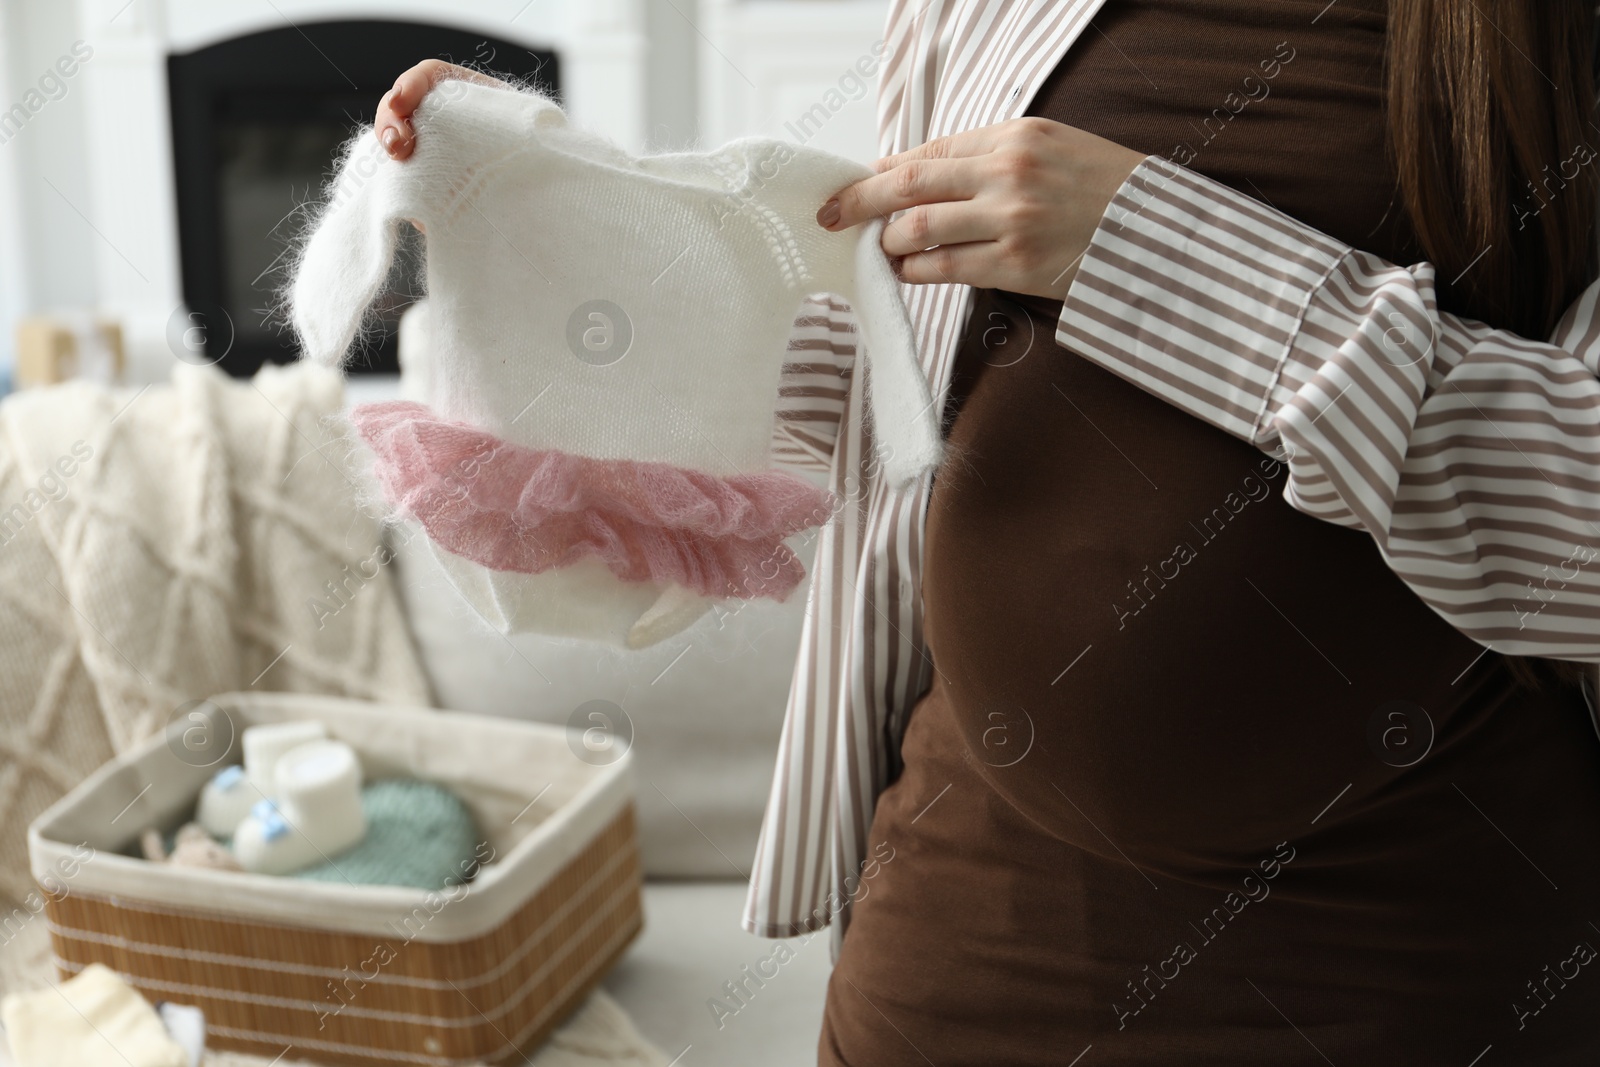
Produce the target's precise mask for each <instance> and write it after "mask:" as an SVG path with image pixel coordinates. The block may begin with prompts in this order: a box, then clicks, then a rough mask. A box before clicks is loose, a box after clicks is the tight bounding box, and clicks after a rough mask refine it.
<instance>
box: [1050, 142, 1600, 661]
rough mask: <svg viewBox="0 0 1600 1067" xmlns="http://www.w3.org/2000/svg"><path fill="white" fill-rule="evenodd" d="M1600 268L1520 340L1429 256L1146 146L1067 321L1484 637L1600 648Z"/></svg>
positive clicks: (1582, 652)
mask: <svg viewBox="0 0 1600 1067" xmlns="http://www.w3.org/2000/svg"><path fill="white" fill-rule="evenodd" d="M1469 269H1470V268H1469ZM1597 286H1600V283H1596V286H1591V287H1590V289H1589V290H1588V291H1587V292H1585V293H1584V295H1583V296H1582V297H1581V298H1580V299H1579V300H1578V301H1577V302H1576V303H1575V304H1574V305H1573V306H1572V308H1570V309H1569V310H1568V312H1567V314H1566V316H1565V317H1564V318H1563V320H1562V322H1561V323H1560V325H1559V326H1558V327H1557V329H1556V331H1555V333H1554V335H1553V336H1552V338H1551V339H1550V341H1549V342H1538V341H1530V340H1526V339H1524V338H1521V337H1517V336H1515V335H1513V334H1510V333H1507V332H1505V331H1503V330H1494V329H1491V328H1489V327H1487V326H1484V325H1482V324H1481V323H1476V322H1471V321H1468V320H1464V319H1460V318H1457V317H1455V316H1453V315H1450V314H1447V313H1444V312H1441V311H1440V310H1439V309H1438V307H1437V304H1436V300H1435V285H1434V269H1433V267H1432V265H1430V264H1427V263H1421V264H1417V265H1414V266H1410V267H1403V266H1396V265H1394V264H1391V263H1387V262H1384V261H1383V260H1381V259H1378V258H1377V257H1375V256H1372V255H1370V254H1367V253H1364V252H1360V251H1357V250H1354V249H1352V248H1350V247H1348V246H1346V245H1344V244H1341V243H1340V242H1337V241H1335V240H1333V239H1332V238H1330V237H1328V236H1326V235H1325V234H1322V233H1319V232H1317V231H1316V230H1313V229H1311V228H1309V227H1307V226H1304V225H1302V224H1301V223H1299V222H1296V221H1295V220H1293V219H1291V218H1288V217H1287V216H1285V215H1283V214H1281V213H1279V212H1277V211H1274V210H1272V209H1271V208H1269V207H1267V206H1265V205H1263V204H1260V203H1258V202H1257V201H1255V200H1252V199H1250V198H1249V197H1246V196H1243V195H1242V194H1239V193H1236V192H1234V191H1233V190H1231V189H1228V188H1227V187H1225V186H1222V185H1220V184H1218V183H1216V182H1213V181H1211V180H1209V179H1207V178H1204V177H1201V176H1200V175H1197V174H1195V173H1193V172H1191V171H1188V170H1185V169H1183V168H1181V167H1178V166H1176V165H1174V164H1171V163H1169V162H1167V161H1165V160H1161V159H1159V158H1157V157H1150V158H1147V159H1146V160H1145V161H1144V162H1142V163H1141V164H1140V165H1139V166H1138V167H1137V168H1135V170H1134V172H1133V174H1132V175H1131V176H1130V177H1129V178H1128V180H1127V181H1126V182H1125V183H1124V184H1123V186H1122V188H1121V189H1120V190H1119V191H1118V193H1117V195H1116V197H1115V198H1114V199H1113V200H1112V203H1111V204H1110V205H1109V206H1108V208H1107V210H1106V212H1105V215H1104V216H1103V217H1102V219H1101V221H1100V225H1099V227H1098V229H1097V230H1096V233H1095V236H1094V238H1093V240H1092V242H1091V244H1090V247H1089V250H1088V252H1087V253H1086V254H1085V255H1084V257H1083V260H1082V262H1081V263H1080V264H1079V268H1078V274H1077V277H1076V278H1075V279H1074V281H1073V284H1072V288H1071V290H1070V292H1069V293H1068V294H1067V299H1066V302H1065V305H1064V306H1063V308H1062V313H1061V320H1060V323H1059V326H1058V330H1057V335H1056V336H1057V340H1058V341H1059V342H1060V343H1061V344H1062V345H1064V346H1066V347H1068V348H1070V349H1072V350H1073V351H1075V352H1077V353H1079V354H1081V355H1083V356H1084V357H1086V358H1088V359H1090V360H1092V361H1093V362H1095V363H1098V364H1100V365H1101V366H1104V367H1106V368H1107V369H1109V370H1111V371H1113V372H1114V373H1116V374H1119V375H1121V376H1123V377H1124V378H1127V379H1128V380H1130V381H1132V382H1133V383H1135V384H1136V385H1138V386H1140V387H1141V388H1143V389H1145V390H1147V391H1149V392H1151V393H1153V394H1155V395H1157V396H1159V397H1161V398H1162V399H1164V400H1166V401H1167V402H1169V403H1171V404H1173V405H1175V406H1177V407H1179V408H1180V409H1182V410H1184V411H1186V412H1188V413H1189V414H1191V415H1194V416H1196V417H1198V418H1201V419H1204V420H1205V421H1207V422H1209V423H1211V424H1213V425H1215V426H1217V427H1219V428H1221V429H1223V430H1225V431H1227V432H1228V433H1230V434H1233V435H1234V436H1236V437H1239V438H1242V439H1244V440H1247V441H1249V442H1251V443H1252V444H1254V445H1256V446H1257V447H1259V448H1261V449H1263V450H1265V451H1268V452H1271V453H1272V454H1274V455H1276V456H1278V457H1279V458H1281V459H1284V460H1285V462H1286V464H1287V466H1288V469H1289V479H1288V483H1287V486H1286V488H1285V490H1284V496H1285V498H1286V499H1287V500H1288V501H1289V503H1290V504H1292V505H1293V506H1294V507H1296V508H1298V509H1299V510H1301V511H1304V512H1306V513H1307V514H1310V515H1313V516H1316V517H1318V518H1321V519H1324V520H1327V521H1329V522H1334V523H1339V524H1341V525H1345V526H1350V527H1354V528H1358V529H1363V530H1365V531H1367V532H1368V533H1369V534H1371V535H1372V537H1373V538H1374V539H1375V540H1376V542H1377V544H1378V546H1379V548H1380V549H1381V551H1382V553H1383V555H1384V558H1385V560H1386V561H1387V562H1388V564H1389V566H1390V567H1392V568H1393V569H1394V571H1395V572H1396V573H1397V574H1398V575H1399V576H1400V577H1401V578H1402V579H1403V580H1404V581H1405V582H1406V583H1407V584H1408V585H1409V586H1410V587H1411V588H1412V589H1413V590H1414V591H1415V592H1416V593H1417V594H1418V595H1419V596H1421V597H1422V599H1423V600H1424V601H1426V602H1427V603H1428V604H1429V605H1430V606H1431V607H1432V608H1433V609H1434V610H1435V611H1437V612H1438V613H1439V614H1440V615H1441V616H1443V617H1444V618H1445V619H1446V620H1447V621H1449V622H1450V623H1451V624H1452V625H1454V626H1455V627H1456V628H1458V629H1459V630H1461V631H1462V632H1463V633H1465V634H1467V635H1468V636H1470V637H1472V638H1473V639H1474V640H1476V641H1478V642H1479V643H1481V644H1484V645H1486V646H1488V647H1489V648H1492V649H1494V650H1495V651H1497V652H1501V653H1506V654H1514V655H1537V656H1551V657H1555V658H1561V659H1571V660H1582V661H1587V662H1600V380H1597V374H1600V313H1597V303H1600V297H1597Z"/></svg>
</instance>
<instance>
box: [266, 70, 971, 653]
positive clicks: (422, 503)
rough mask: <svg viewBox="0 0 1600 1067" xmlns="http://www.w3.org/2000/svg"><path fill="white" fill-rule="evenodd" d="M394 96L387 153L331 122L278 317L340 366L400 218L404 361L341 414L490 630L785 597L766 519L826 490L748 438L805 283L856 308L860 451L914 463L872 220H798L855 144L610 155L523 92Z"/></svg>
mask: <svg viewBox="0 0 1600 1067" xmlns="http://www.w3.org/2000/svg"><path fill="white" fill-rule="evenodd" d="M412 121H413V125H414V128H415V130H416V133H417V147H416V150H415V152H414V153H413V155H412V157H411V158H410V159H408V160H405V161H403V162H397V161H394V160H391V159H389V158H388V156H387V154H386V153H384V152H383V150H382V149H381V147H380V146H379V145H378V144H377V141H376V138H374V137H373V136H372V134H371V131H370V129H369V130H364V131H361V132H360V133H359V134H358V135H357V136H356V137H355V138H354V139H353V140H352V141H351V142H350V144H349V145H348V147H347V150H346V153H345V155H344V157H343V160H342V162H341V164H340V166H339V168H338V170H337V173H336V175H335V177H334V179H333V181H332V183H331V185H330V189H329V196H328V203H327V205H326V207H325V208H324V210H323V211H322V212H321V214H320V217H319V218H318V220H317V222H316V225H315V227H314V228H313V230H312V232H311V234H310V237H309V239H308V240H307V242H306V243H305V245H304V247H303V249H302V252H301V255H300V259H299V262H298V264H297V267H296V270H295V274H294V277H293V280H292V282H291V285H290V288H289V292H288V297H289V310H290V318H291V321H292V323H293V325H294V328H295V331H296V333H297V334H298V336H299V339H300V344H301V347H302V351H303V354H304V355H305V356H306V357H308V358H310V359H313V360H316V361H319V362H322V363H325V364H329V365H339V364H340V363H342V362H343V360H344V358H345V357H346V355H347V353H348V352H349V350H350V348H351V345H352V343H353V342H354V341H355V340H356V337H357V335H358V333H359V331H360V328H361V325H362V322H363V319H364V316H365V315H366V313H367V311H368V309H369V308H370V307H371V305H372V304H373V302H374V300H376V299H377V297H378V296H379V295H380V294H381V292H382V290H383V288H384V286H385V283H386V280H387V278H388V275H389V272H390V269H391V261H392V259H393V257H394V253H395V249H396V241H397V235H398V231H397V227H398V223H399V221H400V220H402V219H410V220H415V221H416V222H418V223H420V224H421V226H422V229H423V231H424V234H425V241H426V249H427V251H426V288H427V292H428V300H427V304H428V309H427V312H428V313H427V316H426V321H425V325H424V326H423V327H421V329H420V330H419V331H418V332H420V333H421V335H422V336H421V343H422V346H423V348H424V349H425V351H426V363H427V372H426V375H425V379H424V380H425V385H424V386H423V388H422V390H421V395H420V396H418V397H417V398H415V399H408V400H401V401H393V402H388V403H381V404H368V405H360V406H357V407H356V408H355V409H353V411H352V413H351V422H352V424H353V427H354V429H355V432H356V435H357V436H358V438H359V440H360V442H361V443H362V445H363V446H364V447H365V448H366V449H368V450H370V453H371V458H372V469H373V474H374V477H375V480H376V483H377V485H378V487H379V489H380V490H381V492H382V495H383V498H384V501H385V503H386V504H387V506H388V507H389V508H390V509H392V511H393V512H394V513H395V514H396V515H398V516H401V517H404V518H406V519H409V520H411V521H412V522H414V523H416V524H417V525H418V526H420V527H421V529H422V530H423V531H424V532H425V533H426V535H427V543H428V547H429V549H430V550H431V551H432V552H433V553H434V555H435V557H436V558H437V559H438V560H439V562H440V563H441V564H442V566H443V570H444V572H445V574H446V575H447V576H448V578H449V579H450V581H451V582H452V583H453V584H454V585H455V586H456V588H457V589H458V590H459V591H460V592H461V594H462V596H463V597H464V598H465V599H466V600H467V601H468V603H469V604H471V605H472V606H473V607H474V608H475V609H476V610H477V611H478V613H479V614H480V615H482V616H483V617H484V618H485V619H486V620H488V621H489V622H490V623H491V624H492V625H494V626H495V627H496V628H497V629H499V630H501V631H502V632H505V633H512V632H519V631H536V632H542V633H547V634H554V635H563V636H575V637H584V638H590V639H598V640H604V641H609V642H611V643H614V644H619V645H622V646H625V647H633V648H639V647H644V646H646V645H648V644H652V643H654V642H656V641H659V640H662V639H664V638H665V637H668V636H671V635H672V634H673V633H676V632H679V631H681V630H682V629H683V628H685V627H687V626H688V625H690V624H691V623H692V622H693V621H694V620H695V619H696V618H697V617H698V616H699V615H700V614H701V613H703V612H704V611H705V610H706V609H707V608H709V606H710V605H711V604H712V603H713V602H716V601H719V600H723V599H749V598H755V597H768V598H771V599H775V600H783V599H785V598H787V596H788V595H789V593H790V592H792V591H793V589H794V588H795V587H796V586H797V585H798V584H799V582H800V581H801V580H802V579H803V577H804V569H803V567H802V565H801V564H800V562H799V560H798V559H797V558H796V557H795V555H794V553H793V552H792V551H791V550H790V549H789V548H788V547H787V545H786V544H785V543H784V542H785V539H787V538H788V537H790V536H792V535H794V534H796V533H799V532H801V531H803V530H806V529H808V528H810V527H813V526H815V525H818V524H819V523H821V522H824V521H826V519H827V518H828V516H829V514H830V512H831V509H832V508H833V507H834V506H835V504H836V501H835V500H834V499H833V498H832V497H831V495H830V494H828V493H827V492H826V491H824V490H822V489H820V488H818V487H817V486H816V485H814V484H813V483H812V482H810V481H808V480H806V479H804V478H801V477H799V476H797V475H795V474H792V473H789V472H786V471H782V470H779V469H776V468H774V466H773V464H772V459H771V454H770V453H771V448H770V446H771V439H772V435H773V432H774V428H775V417H776V411H777V406H778V400H779V396H778V387H779V381H780V377H781V374H782V369H783V363H784V359H785V352H786V350H787V339H788V334H789V330H790V326H791V323H792V321H793V318H794V313H795V311H796V309H797V308H798V306H799V304H800V301H801V299H802V298H803V297H805V296H806V295H808V294H812V293H818V292H829V293H835V294H837V295H839V296H841V297H843V298H844V299H846V300H848V301H849V302H850V303H851V305H852V307H853V308H854V309H855V312H856V317H857V322H858V326H859V329H860V332H861V334H862V335H863V336H862V337H861V341H862V342H863V344H862V345H861V348H862V349H864V350H865V352H866V354H867V371H868V375H869V378H868V382H867V384H868V387H869V391H868V399H869V403H870V411H871V420H872V437H873V441H874V444H875V447H876V449H877V455H876V460H877V462H878V463H879V464H880V465H881V469H882V472H883V475H884V476H885V477H886V478H887V479H888V481H889V482H890V483H891V484H892V485H894V486H896V487H905V486H908V485H911V484H913V483H915V481H916V480H917V479H918V478H920V477H922V476H924V475H925V474H926V473H927V472H929V471H931V470H932V469H933V468H934V467H936V466H937V464H938V462H939V458H940V453H941V437H940V432H939V414H938V412H937V410H936V409H935V406H934V404H933V401H932V398H931V396H930V393H929V389H928V384H927V381H926V378H925V376H924V375H923V373H922V370H921V367H920V364H919V363H918V360H917V357H916V352H915V347H914V343H913V339H912V333H911V328H910V324H909V321H908V319H907V317H906V313H905V308H904V306H903V305H902V303H901V301H900V296H899V286H898V284H897V283H896V281H895V279H894V276H893V273H892V272H891V270H890V268H889V264H888V262H887V260H886V258H885V256H884V254H883V252H882V250H881V247H880V244H879V240H880V236H881V230H882V223H881V221H876V222H873V223H869V224H864V225H862V226H858V227H855V228H853V229H851V230H848V231H844V232H841V233H829V232H828V231H826V230H823V229H822V228H821V227H820V226H818V225H817V224H816V222H815V218H814V216H815V212H816V210H817V207H818V206H819V205H820V204H821V203H822V202H823V201H824V200H826V199H827V198H828V196H830V195H831V194H833V193H834V192H837V191H838V190H839V189H841V188H843V187H844V186H846V185H848V184H850V183H851V182H853V181H856V180H859V179H860V178H863V177H866V176H867V175H868V174H869V173H870V171H869V170H868V169H867V168H865V167H863V166H861V165H860V164H857V163H854V162H851V161H849V160H846V159H843V158H841V157H838V156H833V155H830V154H828V153H825V152H820V151H817V150H814V149H810V148H806V147H803V146H797V145H793V144H789V143H786V142H783V141H776V140H767V139H755V138H750V139H742V140H738V141H733V142H730V143H729V144H727V145H726V146H724V147H723V148H721V149H718V150H716V151H714V152H704V153H701V152H693V153H671V154H662V155H653V156H643V157H640V156H634V155H631V154H629V153H627V152H625V151H623V150H622V149H620V148H619V147H617V146H616V145H614V144H612V143H610V142H609V141H607V140H606V139H604V138H603V137H600V136H598V135H596V134H594V133H591V132H588V131H584V130H582V129H579V128H577V127H575V126H572V125H570V124H569V123H568V122H567V118H566V116H565V114H564V113H563V112H562V111H561V109H560V108H559V107H558V106H557V105H556V104H555V103H554V102H553V101H552V100H550V99H549V98H547V97H545V96H543V95H540V94H538V93H536V92H532V91H524V90H513V89H508V88H497V87H493V86H485V85H479V84H476V83H471V82H463V81H446V82H443V83H441V84H440V85H439V86H438V87H436V88H435V89H434V90H433V91H432V92H430V93H429V94H428V95H427V97H426V98H424V100H423V101H422V104H421V106H419V108H418V110H417V112H416V114H415V115H414V116H413V120H412Z"/></svg>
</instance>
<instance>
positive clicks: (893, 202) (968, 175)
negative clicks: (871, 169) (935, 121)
mask: <svg viewBox="0 0 1600 1067" xmlns="http://www.w3.org/2000/svg"><path fill="white" fill-rule="evenodd" d="M978 185H979V178H978V173H977V160H975V159H971V158H959V159H915V160H911V161H909V162H906V163H903V164H901V165H900V166H898V167H895V168H894V169H893V170H887V171H884V172H883V173H881V174H874V175H873V176H872V177H870V178H863V179H861V180H860V181H858V182H856V183H855V184H854V185H847V186H845V187H844V188H843V189H840V190H839V191H838V192H837V193H835V194H834V195H833V197H832V198H831V199H830V200H829V201H828V202H827V203H826V204H823V205H822V210H821V211H818V212H817V223H818V224H819V225H821V226H822V228H823V229H825V230H843V229H847V228H849V227H851V226H854V225H856V224H857V223H860V222H865V221H866V220H868V219H875V218H887V217H888V216H890V215H892V214H894V213H895V212H896V211H903V210H905V209H906V208H908V207H914V206H916V205H917V204H934V203H942V202H945V201H951V200H968V199H971V198H972V196H973V194H974V193H975V192H976V191H977V188H978Z"/></svg>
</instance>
